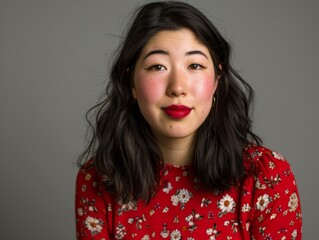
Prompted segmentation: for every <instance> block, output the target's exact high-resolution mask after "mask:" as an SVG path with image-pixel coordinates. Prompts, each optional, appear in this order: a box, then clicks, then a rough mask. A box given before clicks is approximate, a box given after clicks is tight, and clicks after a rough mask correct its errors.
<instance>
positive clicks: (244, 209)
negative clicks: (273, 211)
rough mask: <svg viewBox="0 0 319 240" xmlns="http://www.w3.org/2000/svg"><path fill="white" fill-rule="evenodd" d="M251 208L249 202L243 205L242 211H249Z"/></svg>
mask: <svg viewBox="0 0 319 240" xmlns="http://www.w3.org/2000/svg"><path fill="white" fill-rule="evenodd" d="M250 209H251V207H250V206H249V204H248V203H246V204H244V205H243V206H242V208H241V211H242V212H249V211H250Z"/></svg>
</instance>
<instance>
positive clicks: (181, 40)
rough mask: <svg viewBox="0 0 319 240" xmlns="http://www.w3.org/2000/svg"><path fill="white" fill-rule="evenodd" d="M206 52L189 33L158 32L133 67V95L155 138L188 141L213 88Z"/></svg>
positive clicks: (207, 109)
mask: <svg viewBox="0 0 319 240" xmlns="http://www.w3.org/2000/svg"><path fill="white" fill-rule="evenodd" d="M217 79H218V78H217V76H215V71H214V64H213V60H212V58H211V55H210V53H209V50H208V49H207V47H206V46H205V45H203V44H202V43H201V42H199V40H198V39H197V38H196V36H195V35H194V33H193V32H192V31H190V30H188V29H184V28H183V29H180V30H175V31H161V32H159V33H157V34H156V35H154V36H153V37H152V38H151V39H150V40H149V41H148V42H147V44H146V45H145V47H144V48H143V50H142V53H141V55H140V57H139V59H138V61H137V63H136V66H135V69H134V84H133V85H134V86H133V89H132V94H133V97H134V98H135V99H136V100H137V102H138V106H139V108H140V111H141V113H142V115H143V116H144V118H145V119H146V121H147V122H148V123H149V125H150V127H151V129H152V132H153V134H154V136H155V138H156V139H158V140H159V139H162V140H165V139H168V138H170V139H174V138H179V139H180V138H193V137H194V136H195V133H196V130H197V129H198V128H199V127H200V125H201V124H202V123H203V122H204V120H205V119H206V117H207V115H208V113H209V112H210V110H211V108H212V101H213V95H214V92H215V90H216V87H217V83H218V81H217Z"/></svg>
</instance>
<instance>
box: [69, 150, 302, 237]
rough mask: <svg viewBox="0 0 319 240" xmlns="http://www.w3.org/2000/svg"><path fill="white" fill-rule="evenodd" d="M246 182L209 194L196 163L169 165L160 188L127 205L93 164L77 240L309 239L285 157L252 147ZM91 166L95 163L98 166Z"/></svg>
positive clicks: (82, 181)
mask: <svg viewBox="0 0 319 240" xmlns="http://www.w3.org/2000/svg"><path fill="white" fill-rule="evenodd" d="M243 156H244V157H243V159H244V165H245V167H246V169H247V176H246V177H245V179H244V181H243V183H242V184H241V185H240V186H238V187H232V188H231V189H230V190H229V191H227V192H221V193H218V192H211V191H204V190H202V189H201V187H200V186H199V184H198V182H197V179H196V176H195V175H194V172H193V169H192V165H189V166H183V167H179V166H173V165H168V164H166V165H165V168H164V173H163V178H162V179H163V180H162V182H161V184H160V186H161V187H160V188H159V190H158V191H157V192H156V194H155V195H154V196H153V197H152V198H151V200H150V202H149V203H148V204H147V205H145V204H144V202H142V201H138V202H130V203H128V204H122V203H121V201H120V200H118V199H117V198H116V197H115V196H113V195H112V194H110V193H109V192H107V191H105V190H103V186H102V182H101V177H100V176H98V174H97V173H96V170H95V168H94V166H93V165H92V164H90V162H88V163H87V164H86V165H85V166H83V167H82V168H81V169H80V170H79V173H78V176H77V182H76V204H75V205H76V206H75V207H76V230H77V239H81V240H89V239H103V240H108V239H142V240H147V239H183V240H184V239H185V240H192V239H200V240H203V239H232V240H234V239H268V240H271V239H273V240H276V239H282V240H284V239H287V240H288V239H302V237H301V234H302V233H301V225H302V215H301V207H300V201H299V195H298V190H297V187H296V183H295V178H294V175H293V173H292V170H291V167H290V165H289V163H288V162H287V161H286V160H285V159H284V158H283V157H282V155H280V154H279V153H276V152H273V151H271V150H269V149H267V148H264V147H260V146H254V145H251V146H248V147H247V148H245V150H244V154H243ZM91 163H92V162H91Z"/></svg>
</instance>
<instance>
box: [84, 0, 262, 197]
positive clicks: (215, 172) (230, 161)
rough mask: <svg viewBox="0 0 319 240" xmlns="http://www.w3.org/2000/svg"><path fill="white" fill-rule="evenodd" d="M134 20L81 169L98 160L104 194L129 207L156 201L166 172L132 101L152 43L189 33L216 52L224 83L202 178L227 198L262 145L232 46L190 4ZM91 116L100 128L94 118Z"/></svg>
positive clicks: (148, 11)
mask: <svg viewBox="0 0 319 240" xmlns="http://www.w3.org/2000/svg"><path fill="white" fill-rule="evenodd" d="M134 17H135V18H134V20H133V22H132V24H131V26H130V28H129V29H128V32H127V35H126V37H125V38H124V39H123V43H122V45H121V46H120V48H119V52H118V55H117V57H116V59H115V61H114V63H113V66H112V68H111V72H110V80H109V82H108V85H107V88H106V97H105V99H104V100H103V101H101V102H100V103H98V104H97V105H96V106H94V107H93V108H91V109H90V110H89V111H88V113H87V120H88V121H89V123H90V125H91V127H92V129H93V134H92V136H91V140H90V142H89V144H88V146H87V148H86V149H85V151H84V152H83V153H82V155H81V156H80V157H79V159H78V163H79V165H80V166H83V164H84V163H85V162H86V160H87V159H89V158H93V164H94V166H95V167H96V169H97V171H98V172H99V174H101V175H103V176H104V180H105V181H104V186H105V189H106V190H107V191H110V192H112V193H114V194H115V195H116V196H117V197H118V198H120V199H121V200H122V201H123V202H124V203H125V202H128V201H136V200H144V201H146V202H148V201H149V199H150V197H151V196H152V194H153V193H154V192H155V191H156V188H157V186H158V184H159V181H160V178H161V172H162V170H163V167H164V165H163V162H162V161H161V160H162V154H161V151H160V150H159V147H158V146H157V144H156V141H155V139H154V137H153V135H152V133H151V130H150V126H149V125H148V123H147V122H146V120H145V119H144V118H143V116H142V114H141V112H140V110H139V107H138V105H137V104H136V102H135V101H134V99H133V96H132V86H133V74H134V68H135V64H136V62H137V60H138V58H139V56H140V54H141V51H142V49H143V47H144V46H145V44H146V43H147V41H148V40H149V39H150V38H151V37H152V36H154V35H155V34H156V33H158V32H160V31H163V30H172V31H174V30H178V29H181V28H187V29H190V30H191V31H193V32H194V34H195V35H196V37H197V38H198V39H199V41H200V42H201V43H203V44H204V45H205V46H206V47H207V48H208V49H209V51H210V54H211V56H212V59H213V62H214V68H215V72H216V73H217V74H218V75H219V76H220V78H219V83H218V87H217V90H216V92H215V98H216V103H215V105H214V107H213V108H212V109H211V112H210V113H209V115H208V117H207V119H206V120H205V121H204V123H203V124H202V125H201V127H200V128H199V129H198V130H197V134H196V142H195V148H194V149H195V150H194V156H193V167H194V170H195V174H196V176H197V178H198V180H199V182H200V184H201V186H203V187H204V188H206V189H208V190H219V191H225V190H227V189H229V188H230V187H232V186H235V185H237V184H238V183H239V182H240V180H241V179H242V178H243V176H244V175H245V169H244V164H243V149H244V147H245V146H246V145H247V144H250V143H256V144H260V143H261V140H260V138H259V137H258V136H257V135H256V134H254V133H253V131H252V121H251V116H250V115H251V114H250V105H251V103H252V101H253V90H252V88H251V87H250V86H249V85H248V84H247V83H246V82H245V81H244V79H243V78H242V77H241V76H240V75H239V74H238V73H237V72H236V71H235V70H234V69H233V68H232V66H231V65H230V61H229V58H230V53H231V47H230V45H229V43H228V42H227V41H226V40H225V39H224V38H223V37H222V35H221V34H220V33H219V31H218V30H217V29H216V28H215V26H214V25H213V24H212V23H211V21H210V20H209V19H208V18H207V17H206V16H205V15H204V14H203V13H201V12H200V11H199V10H197V9H196V8H194V7H192V6H191V5H189V4H186V3H182V2H174V1H161V2H153V3H148V4H145V5H144V6H142V7H140V8H139V9H137V11H136V12H135V14H134ZM220 66H221V67H220ZM92 112H94V114H95V115H94V116H95V119H94V122H92V121H91V122H90V120H89V117H88V116H89V115H90V113H92Z"/></svg>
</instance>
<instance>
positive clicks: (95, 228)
mask: <svg viewBox="0 0 319 240" xmlns="http://www.w3.org/2000/svg"><path fill="white" fill-rule="evenodd" d="M102 225H103V222H102V221H101V220H99V219H96V218H93V217H90V216H88V217H87V218H86V219H85V226H86V227H87V229H89V230H90V231H91V234H92V235H93V236H94V235H96V234H98V233H100V232H101V231H102V229H103V227H102Z"/></svg>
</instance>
